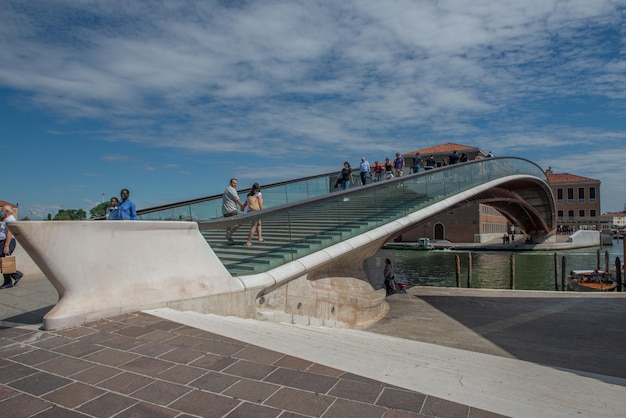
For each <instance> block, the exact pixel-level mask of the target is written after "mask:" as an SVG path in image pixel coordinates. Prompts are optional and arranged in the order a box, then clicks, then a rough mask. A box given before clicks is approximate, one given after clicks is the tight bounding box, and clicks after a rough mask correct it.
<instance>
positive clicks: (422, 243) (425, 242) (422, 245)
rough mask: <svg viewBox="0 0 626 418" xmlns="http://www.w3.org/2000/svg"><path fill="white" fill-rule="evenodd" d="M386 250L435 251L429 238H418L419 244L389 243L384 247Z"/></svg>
mask: <svg viewBox="0 0 626 418" xmlns="http://www.w3.org/2000/svg"><path fill="white" fill-rule="evenodd" d="M383 248H384V249H388V250H417V251H426V250H434V249H435V247H433V246H432V245H431V243H430V239H428V238H418V240H417V242H388V243H387V244H385V246H383Z"/></svg>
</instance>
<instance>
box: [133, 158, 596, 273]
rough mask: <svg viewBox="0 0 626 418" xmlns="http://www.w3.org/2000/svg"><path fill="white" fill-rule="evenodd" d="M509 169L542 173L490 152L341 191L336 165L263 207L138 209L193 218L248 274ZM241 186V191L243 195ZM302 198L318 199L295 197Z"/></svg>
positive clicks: (234, 266) (267, 195) (217, 200)
mask: <svg viewBox="0 0 626 418" xmlns="http://www.w3.org/2000/svg"><path fill="white" fill-rule="evenodd" d="M511 174H528V175H532V176H535V177H538V178H540V179H542V180H544V181H546V176H545V173H544V172H543V170H541V168H540V167H538V166H537V165H535V164H534V163H531V162H530V161H527V160H523V159H516V158H489V159H483V160H480V161H474V162H470V163H463V164H457V165H454V166H448V167H442V168H438V169H435V170H430V171H421V172H419V173H418V174H414V175H410V176H406V177H402V178H398V179H392V180H383V181H380V182H372V183H370V184H368V185H367V186H353V187H352V188H350V189H349V190H347V191H343V190H341V189H335V188H334V184H335V181H336V178H337V174H336V173H330V174H328V175H322V176H316V177H309V178H306V179H300V180H294V181H292V182H287V183H281V184H276V185H269V186H265V187H262V190H261V191H262V193H263V201H264V206H265V209H264V210H263V211H260V212H254V213H245V214H244V213H242V214H240V215H238V216H235V217H232V218H223V217H222V214H221V204H222V196H221V195H216V196H212V197H209V198H206V199H204V200H200V201H196V202H194V203H191V204H185V203H181V204H179V205H171V207H168V208H166V209H159V210H153V211H146V212H144V213H141V215H140V216H141V219H146V220H190V219H191V220H195V221H198V222H199V226H200V231H201V233H202V235H203V236H204V238H205V239H206V240H207V242H208V243H209V244H210V245H211V248H212V249H213V251H214V252H215V253H216V255H217V256H218V257H219V258H220V260H221V261H222V262H223V263H224V265H225V266H226V268H227V269H228V270H229V271H230V272H231V274H233V275H248V274H254V273H259V272H263V271H267V270H269V269H272V268H274V267H277V266H280V265H282V264H284V263H286V262H288V261H291V260H295V259H297V258H300V257H303V256H305V255H307V254H311V253H313V252H316V251H319V250H321V249H323V248H327V247H329V246H331V245H333V244H337V243H339V242H341V241H343V240H346V239H349V238H352V237H355V236H357V235H360V234H362V233H364V232H367V231H370V230H372V229H374V228H376V227H378V226H381V225H384V224H386V223H389V222H391V221H393V220H395V219H399V218H401V217H403V216H406V215H407V214H409V213H412V212H415V211H418V210H420V209H422V208H425V207H427V206H429V205H432V204H433V203H436V202H438V201H441V200H443V199H445V198H448V197H450V196H453V195H455V194H457V193H459V192H462V191H464V190H468V189H470V188H472V187H475V186H477V185H479V184H482V183H485V182H487V181H489V180H492V179H496V178H500V177H506V176H510V175H511ZM355 176H358V173H357V174H356V175H355ZM356 182H357V183H358V180H357V181H356ZM245 194H246V193H245V192H243V193H241V194H240V198H241V199H242V201H243V200H244V199H245ZM590 194H591V193H590ZM307 199H317V200H313V201H311V202H308V203H304V204H299V203H298V202H301V201H303V200H307ZM560 216H562V214H560ZM571 216H573V213H572V214H570V217H571ZM255 219H261V222H262V231H263V239H264V241H265V242H264V243H262V244H261V243H258V240H257V237H255V239H254V240H253V241H252V243H253V245H252V247H244V246H243V244H244V243H245V242H246V241H247V238H248V234H249V231H250V227H251V224H252V221H253V220H255ZM227 228H234V229H235V232H234V239H235V242H236V245H234V246H233V245H227V242H226V236H225V235H226V230H227Z"/></svg>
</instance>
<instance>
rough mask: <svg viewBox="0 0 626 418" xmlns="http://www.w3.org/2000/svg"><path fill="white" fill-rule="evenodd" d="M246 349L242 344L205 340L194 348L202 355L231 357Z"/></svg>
mask: <svg viewBox="0 0 626 418" xmlns="http://www.w3.org/2000/svg"><path fill="white" fill-rule="evenodd" d="M244 348H246V346H245V345H243V344H233V343H231V342H225V341H216V340H210V339H205V340H204V341H203V342H202V343H201V344H198V345H197V346H195V347H194V349H195V350H198V351H202V352H203V353H213V354H219V355H221V356H232V355H233V354H235V353H238V352H240V351H241V350H243V349H244Z"/></svg>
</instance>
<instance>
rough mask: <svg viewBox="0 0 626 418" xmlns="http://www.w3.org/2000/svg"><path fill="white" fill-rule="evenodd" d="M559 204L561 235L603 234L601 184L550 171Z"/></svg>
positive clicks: (549, 176)
mask: <svg viewBox="0 0 626 418" xmlns="http://www.w3.org/2000/svg"><path fill="white" fill-rule="evenodd" d="M546 176H547V177H548V183H549V184H550V187H551V188H552V193H553V194H554V200H555V202H556V214H557V215H556V216H557V231H560V232H565V233H571V232H574V231H578V230H580V229H588V230H595V231H601V230H602V217H601V216H600V215H601V212H600V180H596V179H592V178H588V177H582V176H577V175H575V174H569V173H562V174H556V173H554V172H553V171H552V168H551V167H549V168H548V169H547V170H546Z"/></svg>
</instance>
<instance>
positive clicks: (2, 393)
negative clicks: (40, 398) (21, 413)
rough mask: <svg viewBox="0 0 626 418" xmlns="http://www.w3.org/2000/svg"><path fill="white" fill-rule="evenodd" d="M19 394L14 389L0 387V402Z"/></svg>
mask: <svg viewBox="0 0 626 418" xmlns="http://www.w3.org/2000/svg"><path fill="white" fill-rule="evenodd" d="M18 393H19V392H18V391H17V390H15V389H11V388H10V387H8V386H4V385H0V401H2V400H4V399H7V398H10V397H11V396H15V395H17V394H18Z"/></svg>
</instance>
